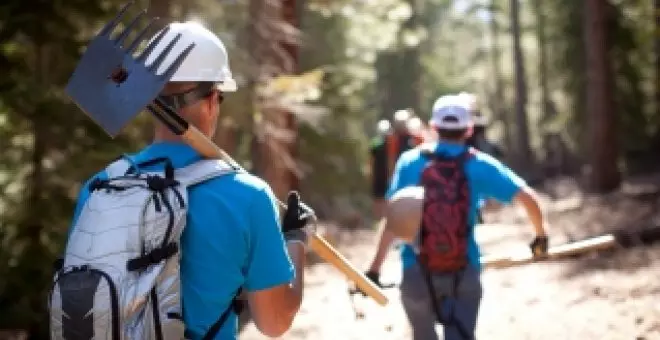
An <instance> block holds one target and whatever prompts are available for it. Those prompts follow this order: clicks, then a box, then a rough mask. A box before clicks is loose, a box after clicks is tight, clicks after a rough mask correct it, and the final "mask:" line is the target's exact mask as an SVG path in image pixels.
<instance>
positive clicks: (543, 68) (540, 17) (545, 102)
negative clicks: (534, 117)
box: [534, 0, 554, 120]
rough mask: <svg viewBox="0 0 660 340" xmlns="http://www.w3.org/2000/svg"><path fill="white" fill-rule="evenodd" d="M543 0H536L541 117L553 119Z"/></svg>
mask: <svg viewBox="0 0 660 340" xmlns="http://www.w3.org/2000/svg"><path fill="white" fill-rule="evenodd" d="M543 4H544V2H543V0H535V1H534V5H535V7H536V8H535V11H536V18H537V23H536V34H537V37H538V42H539V86H540V87H541V117H543V120H548V119H551V118H552V117H553V116H554V112H553V111H552V110H550V95H549V89H548V66H547V64H548V62H547V60H548V56H547V48H546V47H547V46H546V44H547V41H546V37H545V16H546V14H545V11H544V9H545V8H544V6H543Z"/></svg>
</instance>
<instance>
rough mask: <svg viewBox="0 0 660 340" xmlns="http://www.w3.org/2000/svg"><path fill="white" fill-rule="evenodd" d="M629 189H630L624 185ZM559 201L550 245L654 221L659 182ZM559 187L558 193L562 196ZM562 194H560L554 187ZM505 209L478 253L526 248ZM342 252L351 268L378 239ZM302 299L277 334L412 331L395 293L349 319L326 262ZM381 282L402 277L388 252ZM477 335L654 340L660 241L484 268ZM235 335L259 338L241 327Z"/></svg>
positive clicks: (367, 235) (360, 237)
mask: <svg viewBox="0 0 660 340" xmlns="http://www.w3.org/2000/svg"><path fill="white" fill-rule="evenodd" d="M631 188H632V189H631ZM553 189H554V191H555V193H554V194H555V195H556V196H557V199H550V197H549V196H544V205H545V207H546V211H547V214H548V219H549V221H550V222H551V224H552V230H551V237H552V239H551V243H552V244H560V243H563V242H566V241H569V240H573V239H576V238H581V237H585V236H588V235H597V234H600V233H603V232H607V231H609V230H612V229H613V228H615V227H616V228H622V227H623V228H642V227H645V226H647V225H650V224H655V225H660V195H658V190H656V189H657V187H655V188H652V189H651V190H647V189H644V190H641V189H640V187H639V186H635V185H633V186H627V187H624V190H622V192H619V193H616V194H612V195H609V196H607V197H598V198H594V197H585V196H584V195H582V194H580V193H579V192H578V191H576V190H575V189H574V186H573V185H571V183H570V182H569V183H557V184H556V185H554V186H553ZM562 190H563V192H561V191H562ZM557 191H559V193H557ZM523 216H524V214H523V213H522V211H520V210H517V209H514V208H512V207H506V208H504V209H501V210H500V211H498V212H491V213H488V214H487V215H486V220H487V222H489V223H502V225H491V226H487V227H486V226H484V227H480V228H478V230H477V238H478V241H479V243H480V244H481V245H482V251H483V252H484V253H495V252H502V251H507V250H511V249H512V248H515V247H525V246H526V243H527V242H528V241H529V239H530V238H531V237H532V234H531V232H530V231H531V228H529V227H527V226H525V225H524V224H522V222H523V221H524V219H523ZM333 236H334V238H335V239H336V241H337V243H338V244H339V248H340V249H341V251H342V252H343V253H344V254H345V255H346V256H347V257H348V258H349V259H350V260H351V261H353V263H354V264H355V265H356V266H357V267H358V268H366V266H367V264H368V262H369V260H370V257H371V255H372V252H373V244H374V242H375V236H374V232H372V231H365V230H360V231H341V232H335V233H334V234H333ZM306 275H307V279H306V283H307V286H306V291H305V300H304V302H303V306H302V308H301V311H300V313H299V314H298V316H297V318H296V320H295V322H294V325H293V327H292V329H291V330H290V331H289V332H288V333H287V334H286V335H284V336H283V337H282V339H293V340H297V339H313V340H330V339H332V340H336V339H342V340H343V339H345V340H353V339H355V340H358V339H360V340H364V339H382V340H388V339H391V340H404V339H410V338H411V336H410V332H409V329H408V325H407V321H406V318H405V314H404V313H403V309H402V307H401V304H400V302H399V296H398V291H397V290H396V289H391V290H387V292H386V293H387V295H388V297H389V298H390V304H389V305H388V306H387V307H380V306H378V305H376V304H375V303H374V302H373V301H370V300H368V299H366V298H362V297H356V300H355V305H357V306H358V307H359V308H360V309H362V310H364V311H365V313H366V317H365V318H364V319H361V320H356V319H355V316H354V312H353V309H352V307H351V303H350V300H349V297H348V294H347V293H346V291H347V287H348V285H347V282H346V281H345V280H344V278H343V277H342V276H341V275H340V274H339V273H338V272H337V271H336V270H335V269H334V268H332V267H330V266H329V265H327V264H323V263H321V264H316V265H314V266H311V267H310V268H308V269H307V272H306ZM382 275H383V281H384V282H392V281H394V282H398V281H399V280H400V262H399V259H398V252H396V251H393V252H391V254H390V256H389V258H388V260H387V262H386V264H385V266H384V268H383V274H382ZM483 284H484V299H483V303H482V309H481V311H480V319H479V325H478V338H481V339H534V340H544V339H553V340H554V339H598V340H607V339H616V340H620V339H621V340H626V339H639V340H641V339H644V340H648V339H660V246H658V245H655V246H647V247H638V248H634V249H627V250H623V249H622V250H617V251H611V252H607V253H599V254H593V255H588V256H585V257H581V258H578V259H571V260H566V261H562V262H552V263H535V264H530V265H526V266H521V267H517V268H508V269H500V270H495V269H488V270H485V271H484V273H483ZM240 338H241V339H242V340H253V339H254V340H256V339H264V337H263V336H261V335H260V334H259V332H258V331H257V330H256V329H255V327H254V325H252V324H248V325H247V326H246V327H245V329H244V330H243V332H242V334H241V337H240Z"/></svg>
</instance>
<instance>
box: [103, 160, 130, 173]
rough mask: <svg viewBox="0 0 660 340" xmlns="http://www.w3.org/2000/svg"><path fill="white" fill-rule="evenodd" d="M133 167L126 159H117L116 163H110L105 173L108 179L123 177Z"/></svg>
mask: <svg viewBox="0 0 660 340" xmlns="http://www.w3.org/2000/svg"><path fill="white" fill-rule="evenodd" d="M131 166H132V164H131V162H130V161H129V160H127V159H126V158H124V157H121V158H119V159H117V160H116V161H114V162H112V163H110V165H108V167H106V168H105V173H106V175H107V176H108V178H115V177H121V176H124V175H125V174H126V172H127V171H128V169H130V168H131Z"/></svg>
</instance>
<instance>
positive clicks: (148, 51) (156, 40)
mask: <svg viewBox="0 0 660 340" xmlns="http://www.w3.org/2000/svg"><path fill="white" fill-rule="evenodd" d="M169 30H170V28H169V27H165V28H164V29H163V30H162V31H160V33H158V35H157V36H156V38H154V39H153V40H152V41H151V43H149V45H147V48H145V49H144V51H142V53H140V55H139V56H138V57H137V59H136V60H137V61H139V62H142V61H144V60H145V59H146V58H147V56H148V55H149V54H151V51H153V50H154V48H155V47H156V45H157V44H158V43H159V42H160V41H161V40H163V37H164V36H165V34H166V33H167V32H168V31H169Z"/></svg>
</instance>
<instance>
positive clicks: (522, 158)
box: [511, 0, 533, 169]
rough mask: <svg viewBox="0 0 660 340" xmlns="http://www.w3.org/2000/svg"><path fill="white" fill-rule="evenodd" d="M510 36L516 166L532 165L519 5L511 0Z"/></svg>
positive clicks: (514, 0)
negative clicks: (514, 105)
mask: <svg viewBox="0 0 660 340" xmlns="http://www.w3.org/2000/svg"><path fill="white" fill-rule="evenodd" d="M511 34H512V35H513V62H514V69H515V76H516V127H517V131H516V135H517V136H516V137H517V138H516V142H517V143H516V144H517V152H516V156H517V161H516V162H515V164H517V165H518V166H521V167H522V166H523V165H524V166H525V167H526V168H527V169H529V164H533V155H532V150H531V147H530V143H529V124H528V122H527V110H526V106H527V84H526V79H525V78H526V76H525V59H524V57H523V52H522V46H521V43H520V3H519V0H511Z"/></svg>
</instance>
